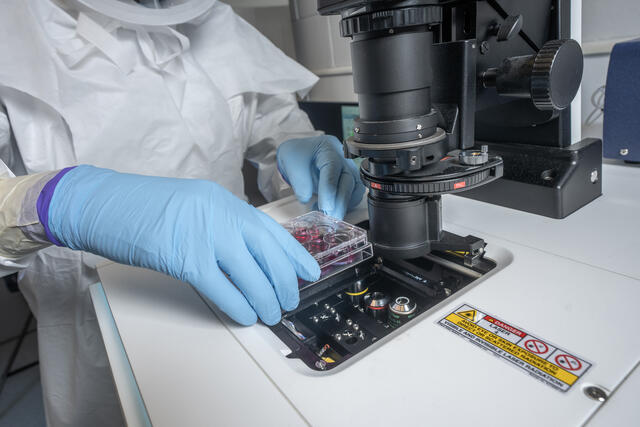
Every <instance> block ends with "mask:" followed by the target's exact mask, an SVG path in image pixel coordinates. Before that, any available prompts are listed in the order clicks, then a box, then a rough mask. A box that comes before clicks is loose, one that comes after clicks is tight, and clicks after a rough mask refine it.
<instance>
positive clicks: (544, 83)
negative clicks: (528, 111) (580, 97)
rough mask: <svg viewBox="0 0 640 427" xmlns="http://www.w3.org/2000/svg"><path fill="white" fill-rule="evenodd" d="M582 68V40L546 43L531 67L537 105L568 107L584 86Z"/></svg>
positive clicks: (554, 107) (534, 102)
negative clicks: (581, 86) (581, 85)
mask: <svg viewBox="0 0 640 427" xmlns="http://www.w3.org/2000/svg"><path fill="white" fill-rule="evenodd" d="M582 68H583V59H582V49H581V48H580V45H579V44H578V42H576V41H575V40H572V39H568V40H551V41H548V42H547V43H545V45H544V46H542V49H540V51H539V52H538V54H537V55H536V57H535V60H534V61H533V69H532V71H531V100H532V101H533V104H534V105H535V106H536V108H537V109H539V110H563V109H565V108H567V107H568V106H569V104H571V101H573V98H574V97H575V96H576V93H577V92H578V88H579V87H580V82H581V81H582Z"/></svg>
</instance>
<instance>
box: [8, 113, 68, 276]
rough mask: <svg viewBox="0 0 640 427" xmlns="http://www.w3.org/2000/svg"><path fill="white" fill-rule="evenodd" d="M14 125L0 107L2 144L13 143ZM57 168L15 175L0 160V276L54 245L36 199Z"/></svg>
mask: <svg viewBox="0 0 640 427" xmlns="http://www.w3.org/2000/svg"><path fill="white" fill-rule="evenodd" d="M10 137H11V128H10V126H9V121H8V120H7V116H6V115H5V114H4V112H3V111H2V110H0V146H5V145H6V144H9V143H10ZM56 173H57V171H53V172H43V173H39V174H33V175H24V176H19V177H16V176H14V174H13V172H11V170H10V169H9V168H8V167H7V165H6V164H5V163H4V161H2V160H0V276H2V275H4V274H2V273H9V272H12V271H15V270H18V269H21V268H25V267H26V266H27V265H28V264H29V262H30V260H31V258H32V257H33V254H35V252H36V251H38V250H39V249H42V248H44V247H46V246H49V245H51V243H50V242H49V241H48V240H47V238H46V234H45V231H44V227H43V226H42V224H41V223H40V219H39V218H38V211H37V206H36V203H37V200H38V196H39V195H40V191H42V188H43V187H44V185H45V184H46V183H47V182H48V181H49V180H50V179H51V178H53V177H54V176H55V175H56Z"/></svg>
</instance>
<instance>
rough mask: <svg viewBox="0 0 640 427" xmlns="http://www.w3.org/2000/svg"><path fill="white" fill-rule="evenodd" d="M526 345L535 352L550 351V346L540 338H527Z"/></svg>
mask: <svg viewBox="0 0 640 427" xmlns="http://www.w3.org/2000/svg"><path fill="white" fill-rule="evenodd" d="M524 346H525V348H526V349H527V350H529V351H530V352H531V353H535V354H544V353H546V352H547V351H549V347H548V346H547V344H545V343H543V342H542V341H540V340H526V341H525V342H524Z"/></svg>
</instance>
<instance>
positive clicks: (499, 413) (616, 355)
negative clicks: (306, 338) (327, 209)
mask: <svg viewBox="0 0 640 427" xmlns="http://www.w3.org/2000/svg"><path fill="white" fill-rule="evenodd" d="M602 179H603V192H604V195H603V196H602V197H600V198H599V199H597V200H596V201H594V202H593V203H591V204H589V205H588V206H586V207H584V208H583V209H581V210H579V211H578V212H576V213H574V214H573V215H571V216H569V217H568V218H566V219H564V220H554V219H549V218H544V217H540V216H535V215H531V214H527V213H523V212H519V211H515V210H510V209H506V208H502V207H498V206H494V205H489V204H485V203H482V202H477V201H474V200H469V199H465V198H462V197H456V196H446V197H445V198H444V201H443V206H444V210H443V218H444V227H445V229H447V230H449V231H452V232H455V233H457V234H462V235H466V234H473V235H476V236H478V237H482V238H484V239H485V240H486V241H487V242H488V247H487V256H489V257H493V258H494V259H496V260H497V261H498V263H499V267H498V268H497V269H496V270H495V271H494V272H492V273H491V274H489V275H488V276H487V277H485V278H483V279H480V281H479V283H477V284H474V285H471V286H469V287H468V288H465V290H464V291H463V292H460V293H457V294H455V295H454V296H453V297H452V298H449V299H447V300H446V301H445V302H444V303H443V304H441V305H439V306H436V307H435V308H434V309H432V310H431V311H430V312H429V313H427V314H425V315H424V316H423V317H422V318H421V320H420V321H416V322H413V323H414V325H413V326H411V327H409V328H407V329H406V330H405V331H404V332H402V333H400V334H399V335H397V336H395V337H394V338H393V339H391V340H388V341H387V342H385V343H383V344H382V345H380V346H379V347H378V348H376V349H374V350H373V351H371V352H369V353H368V354H366V355H364V356H363V357H359V358H357V360H355V361H351V362H352V363H349V364H347V366H344V367H342V368H339V369H336V370H334V371H335V372H334V371H331V372H328V373H317V372H314V371H311V370H309V369H308V368H307V367H306V366H305V365H304V364H303V363H302V362H300V361H298V360H295V359H288V358H286V357H284V353H285V349H286V347H285V346H284V344H282V343H281V342H280V341H279V340H278V338H277V337H276V336H275V335H273V334H272V333H271V331H270V330H269V329H268V328H266V327H265V326H263V325H257V326H253V327H241V326H238V325H236V324H234V323H233V322H232V321H230V320H229V319H227V318H226V317H225V316H224V315H218V314H215V313H214V311H213V310H212V309H210V308H209V306H208V305H207V304H206V303H205V302H204V301H203V299H202V298H201V297H200V296H199V295H198V294H197V293H196V292H195V291H194V290H193V289H192V288H191V287H189V286H188V285H186V284H183V283H180V282H177V281H175V280H173V279H170V278H167V277H166V276H163V275H161V274H159V273H155V272H150V271H147V270H143V269H137V268H132V267H125V266H121V265H118V264H108V265H105V266H103V267H102V268H101V269H100V277H101V280H102V284H100V283H98V284H95V285H93V286H92V288H91V295H92V299H93V303H94V306H95V309H96V313H97V315H98V319H99V322H100V328H101V332H102V335H103V338H104V342H105V346H106V349H107V353H108V355H109V360H110V363H111V368H112V372H113V376H114V378H115V382H116V386H117V388H118V394H119V397H120V401H121V405H122V408H123V412H124V414H125V417H126V419H127V422H128V424H129V425H132V426H133V425H150V424H153V425H154V426H176V425H180V426H208V425H220V426H233V425H243V426H244V425H273V426H286V425H314V426H315V425H317V426H338V425H353V426H356V425H358V426H359V425H367V426H373V425H385V426H391V425H437V426H439V425H456V426H472V425H473V426H477V425H511V424H517V425H519V426H529V425H530V426H541V425H544V426H547V425H562V426H565V425H579V424H585V423H586V424H589V425H598V426H600V425H602V426H610V425H640V406H639V405H637V396H638V395H639V394H640V369H637V365H638V362H639V361H640V333H638V327H639V325H640V257H639V256H638V255H639V254H640V252H639V251H638V242H639V241H640V168H636V167H631V166H621V165H612V164H605V165H604V167H603V177H602ZM362 206H365V205H364V204H363V205H362ZM263 209H264V210H265V211H266V212H267V213H269V214H270V215H272V216H273V217H274V218H276V219H277V220H280V221H281V220H284V219H286V218H289V217H292V216H295V215H298V214H300V213H303V212H304V211H305V209H307V208H306V207H304V206H301V205H299V204H298V203H297V202H295V200H293V199H291V198H289V199H285V200H281V201H278V202H275V203H272V204H269V205H266V206H265V207H264V208H263ZM365 214H366V208H361V209H359V210H358V211H356V212H354V213H353V214H352V215H351V216H350V218H351V220H352V221H354V222H355V221H356V220H359V219H361V218H362V217H363V215H365ZM462 303H467V304H470V305H473V306H475V307H477V308H480V309H481V310H486V311H487V312H489V313H491V314H493V315H496V316H498V317H500V318H502V319H505V320H508V321H510V322H512V323H513V324H514V325H517V326H519V327H521V328H523V329H525V330H527V331H528V332H530V333H533V334H537V335H538V336H540V337H544V338H545V339H547V340H549V341H551V342H553V343H556V344H558V345H561V346H562V347H563V348H565V349H566V350H568V351H571V352H573V353H575V354H577V355H579V356H581V357H583V358H584V359H586V360H588V361H589V362H591V363H593V366H592V367H591V368H590V369H589V370H588V371H587V372H586V373H585V374H584V375H583V376H582V377H581V378H580V379H579V380H578V382H577V383H576V384H575V385H574V386H573V387H572V388H571V389H570V390H569V391H567V392H565V393H562V392H560V391H557V390H555V389H553V388H551V387H549V386H548V385H546V384H543V383H542V382H540V381H538V380H536V379H535V378H533V377H531V376H529V375H527V374H526V373H524V372H523V371H522V370H520V369H517V368H515V367H513V366H511V365H510V364H508V363H505V362H504V361H503V360H501V359H499V358H498V357H494V356H493V355H492V354H490V353H489V352H487V351H483V350H482V349H480V348H479V347H477V346H475V345H472V344H471V343H470V342H469V341H467V340H465V339H462V338H461V337H460V336H457V335H455V334H453V333H451V332H450V331H448V330H446V329H445V328H442V327H440V326H439V325H437V324H436V322H437V321H438V320H439V319H440V318H441V317H443V316H444V315H446V314H447V313H448V312H450V311H451V310H453V309H455V308H456V307H457V306H459V305H461V304H462ZM590 385H595V386H598V387H600V388H601V389H603V390H605V391H607V392H609V393H610V394H609V398H608V400H607V401H606V402H605V403H600V402H597V401H594V400H592V399H590V398H588V397H587V396H586V395H585V393H584V392H583V390H584V388H585V387H587V386H590Z"/></svg>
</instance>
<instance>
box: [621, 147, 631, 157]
mask: <svg viewBox="0 0 640 427" xmlns="http://www.w3.org/2000/svg"><path fill="white" fill-rule="evenodd" d="M627 154H629V149H628V148H621V149H620V155H621V156H626V155H627Z"/></svg>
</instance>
